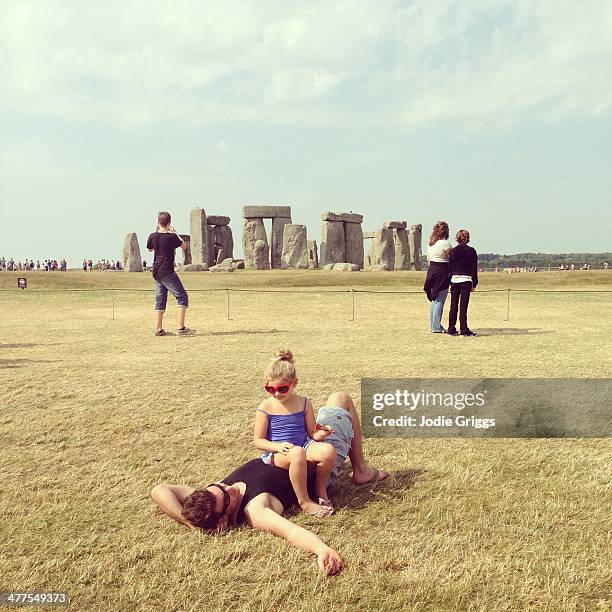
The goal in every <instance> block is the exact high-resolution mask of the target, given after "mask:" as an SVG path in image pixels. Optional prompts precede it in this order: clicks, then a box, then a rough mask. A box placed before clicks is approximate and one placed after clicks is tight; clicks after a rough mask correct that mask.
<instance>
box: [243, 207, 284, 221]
mask: <svg viewBox="0 0 612 612" xmlns="http://www.w3.org/2000/svg"><path fill="white" fill-rule="evenodd" d="M242 216H243V217H244V218H245V219H271V218H274V217H285V218H289V219H290V218H291V206H243V207H242Z"/></svg>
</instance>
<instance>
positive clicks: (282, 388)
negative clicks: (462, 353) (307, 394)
mask: <svg viewBox="0 0 612 612" xmlns="http://www.w3.org/2000/svg"><path fill="white" fill-rule="evenodd" d="M264 389H265V390H266V391H267V392H268V393H269V394H270V395H274V394H275V393H276V392H277V391H278V392H279V393H281V394H282V395H285V393H287V391H289V389H291V385H281V386H280V387H273V386H272V385H264Z"/></svg>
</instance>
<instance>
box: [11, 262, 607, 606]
mask: <svg viewBox="0 0 612 612" xmlns="http://www.w3.org/2000/svg"><path fill="white" fill-rule="evenodd" d="M18 275H19V274H9V273H2V274H0V288H5V289H6V288H12V287H13V286H14V285H15V283H16V281H15V278H16V277H17V276H18ZM610 278H612V276H609V275H608V274H606V273H604V272H594V271H591V272H589V273H582V272H573V273H572V272H567V273H563V272H556V273H542V274H535V275H525V274H523V275H516V276H514V275H513V276H509V275H505V274H504V275H501V274H497V275H496V274H488V275H486V274H485V275H483V277H482V281H481V286H480V287H479V288H480V289H482V290H483V291H481V292H477V293H476V294H475V295H474V299H473V303H472V305H471V307H470V319H471V325H472V326H473V328H474V329H476V330H480V331H481V336H480V337H479V338H475V339H464V338H448V337H442V336H432V335H431V334H429V333H428V331H427V316H428V310H427V308H428V304H427V301H426V299H425V297H424V295H421V294H420V293H418V294H414V295H393V294H392V295H386V296H380V295H371V294H362V293H359V294H357V295H356V320H355V321H349V319H350V318H351V313H352V310H351V295H350V294H349V293H333V294H327V295H325V294H324V293H307V291H309V290H314V289H317V290H320V291H322V292H325V291H329V290H333V289H341V288H343V289H347V288H350V287H351V286H352V287H354V288H358V289H370V288H379V289H382V290H386V291H393V290H413V291H420V287H421V285H422V280H423V276H422V274H418V273H392V274H380V273H378V274H367V273H359V274H341V273H326V272H308V273H306V272H304V273H296V272H276V271H275V272H268V273H251V272H246V273H245V272H243V273H235V274H233V275H213V274H194V275H189V276H185V277H184V280H185V283H186V286H187V287H188V288H189V289H191V290H192V292H191V295H190V297H191V300H192V308H191V309H190V311H189V314H188V325H193V326H194V327H196V328H197V329H198V335H197V336H195V337H192V338H179V337H167V338H154V337H153V336H152V333H151V329H152V292H151V291H148V292H124V291H116V292H115V317H116V318H115V320H114V321H113V320H112V318H111V315H112V309H111V294H110V292H106V293H97V292H64V293H36V292H35V290H36V289H37V288H38V289H53V288H56V287H57V288H62V287H63V288H75V287H76V288H96V287H116V288H124V289H125V288H127V287H132V288H140V289H150V288H151V281H150V278H149V275H128V274H113V273H91V274H90V273H87V274H85V273H78V272H74V273H67V274H60V273H55V274H45V273H38V274H30V275H28V279H29V284H30V287H31V289H28V290H27V291H26V292H20V293H17V292H8V291H3V292H0V305H1V308H2V310H1V312H2V317H1V318H0V334H1V335H0V349H1V353H0V376H1V377H2V411H1V414H0V440H1V443H2V445H1V450H0V474H1V475H2V483H3V491H4V494H3V496H2V499H3V503H2V506H1V508H0V518H1V526H0V532H1V533H2V544H3V546H2V549H3V555H2V558H1V559H0V576H2V581H1V582H2V584H1V588H2V589H25V588H28V589H35V590H51V589H52V590H66V591H68V592H70V594H71V597H72V605H71V608H72V609H74V610H103V609H115V610H153V609H155V610H173V609H176V610H203V609H214V610H221V609H230V608H233V609H247V610H280V609H281V608H283V609H287V608H290V607H297V608H299V609H308V610H313V611H315V610H329V609H332V608H333V609H338V610H355V609H356V610H397V609H406V610H423V609H426V610H487V611H497V610H500V611H501V610H525V609H530V610H551V611H553V610H554V611H558V610H598V609H600V610H607V609H610V606H611V599H610V570H609V568H610V544H611V538H610V510H609V506H610V504H609V499H610V480H611V478H610V476H611V474H610V465H611V464H612V461H611V459H612V452H611V445H610V441H609V440H597V439H594V440H417V439H413V440H368V441H367V443H366V449H367V453H368V457H369V458H370V460H371V462H372V463H373V464H374V465H377V466H379V467H384V468H386V469H389V470H390V471H391V472H392V473H393V475H392V477H391V478H390V480H389V481H388V483H386V484H385V485H384V486H380V487H379V488H378V489H377V490H375V491H374V492H373V493H370V492H369V491H367V490H363V489H359V490H357V489H355V488H353V487H352V486H351V485H350V484H349V482H348V479H347V474H348V471H347V473H346V474H345V475H344V476H343V477H342V478H341V480H340V482H339V484H338V485H337V486H336V490H335V500H336V504H337V505H338V506H339V507H340V510H339V511H338V513H337V514H335V515H334V516H333V517H331V519H327V520H324V521H315V520H313V519H309V518H306V517H303V516H296V517H295V520H296V521H297V522H298V523H300V524H302V525H305V526H308V527H310V528H312V529H314V530H315V531H316V532H317V533H318V534H319V535H321V536H322V537H323V538H324V539H325V540H326V541H327V542H328V543H329V544H330V545H331V546H333V547H335V548H337V549H338V550H339V551H340V553H341V554H342V556H343V557H344V559H345V561H346V563H347V567H346V569H345V571H343V572H342V574H340V575H339V576H337V577H335V578H332V579H329V578H325V577H323V576H322V575H320V574H319V573H318V572H317V570H316V566H315V563H314V560H313V559H311V558H309V557H308V556H307V555H306V554H304V553H302V552H300V551H297V550H294V549H292V548H290V547H289V546H288V545H287V544H286V543H285V542H283V541H282V540H279V539H277V538H273V537H272V536H268V535H265V534H261V533H257V532H254V531H253V530H251V529H241V530H237V531H234V532H232V533H230V534H228V535H225V536H222V537H217V536H207V535H203V534H198V533H193V532H188V531H187V530H183V529H181V528H180V527H179V526H178V525H176V524H174V523H173V522H171V521H170V520H168V519H167V518H165V517H163V516H162V515H161V514H160V513H159V511H158V510H157V509H156V507H155V506H154V505H153V504H152V503H151V501H150V500H149V497H148V492H149V490H150V489H151V487H152V486H153V485H155V484H156V483H158V482H160V481H164V480H165V481H169V482H184V483H189V484H193V485H198V484H206V483H207V482H210V481H211V480H213V479H216V478H219V477H222V476H224V475H226V474H227V473H228V472H229V471H231V469H232V468H233V467H235V466H236V465H238V464H239V463H240V462H241V461H243V460H246V459H249V458H252V457H253V456H256V453H255V452H254V450H253V449H252V447H251V446H250V437H251V428H252V419H253V410H254V407H255V406H256V405H257V403H258V402H259V401H260V399H261V397H262V392H261V382H262V381H261V372H262V369H263V368H264V367H265V364H266V363H267V359H268V357H269V355H270V353H271V351H272V350H273V349H274V348H275V347H276V346H278V345H280V344H287V345H289V346H290V347H291V348H292V350H293V351H294V353H295V355H296V358H297V367H298V372H299V376H300V389H301V391H302V392H303V393H305V394H307V395H308V396H309V397H311V398H312V399H313V401H314V402H315V404H316V405H319V406H320V405H322V403H323V402H324V400H325V398H326V397H327V395H328V394H329V393H330V392H331V391H333V390H337V389H346V390H348V391H349V392H351V393H353V394H354V396H355V397H356V399H357V400H358V399H359V384H360V379H361V378H362V377H366V376H367V377H383V376H388V377H410V376H465V377H479V376H489V377H504V376H507V377H533V376H541V377H565V376H577V377H587V378H588V377H608V376H609V375H610V370H611V368H610V365H611V364H610V354H612V351H611V350H610V349H611V346H610V345H611V342H610V338H611V334H610V331H611V321H612V317H611V315H612V312H611V311H612V293H575V294H574V293H560V294H556V295H552V294H549V293H518V292H516V293H514V292H513V293H512V294H511V311H510V320H509V321H505V320H504V319H505V316H506V294H505V293H503V292H500V293H487V292H485V291H484V290H486V289H503V288H507V287H512V288H514V289H518V288H520V287H528V288H532V289H536V288H539V289H554V288H562V289H591V290H594V291H597V290H607V291H610V289H611V288H612V286H611V283H610V280H609V279H610ZM223 287H233V288H235V289H239V288H261V289H268V290H278V289H291V291H292V293H287V294H272V293H260V294H251V293H240V294H238V293H232V294H231V310H230V312H231V317H232V320H228V319H227V316H226V299H227V296H226V293H225V292H223V291H221V292H197V291H195V290H196V289H207V288H223ZM174 315H175V309H174V307H173V305H171V306H170V307H169V313H168V316H169V317H171V318H174ZM170 322H171V321H169V323H170ZM172 322H173V321H172ZM167 327H171V326H170V325H168V326H167Z"/></svg>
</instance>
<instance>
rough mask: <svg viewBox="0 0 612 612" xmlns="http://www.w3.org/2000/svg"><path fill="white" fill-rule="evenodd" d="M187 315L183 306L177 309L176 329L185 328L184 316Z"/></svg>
mask: <svg viewBox="0 0 612 612" xmlns="http://www.w3.org/2000/svg"><path fill="white" fill-rule="evenodd" d="M186 313H187V309H186V308H185V307H184V306H179V307H178V329H183V327H185V314H186Z"/></svg>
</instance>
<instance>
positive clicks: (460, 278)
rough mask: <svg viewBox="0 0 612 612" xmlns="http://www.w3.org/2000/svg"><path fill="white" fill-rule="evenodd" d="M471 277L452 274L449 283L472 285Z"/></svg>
mask: <svg viewBox="0 0 612 612" xmlns="http://www.w3.org/2000/svg"><path fill="white" fill-rule="evenodd" d="M472 282H473V280H472V277H471V276H467V275H466V274H453V275H452V276H451V283H472Z"/></svg>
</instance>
